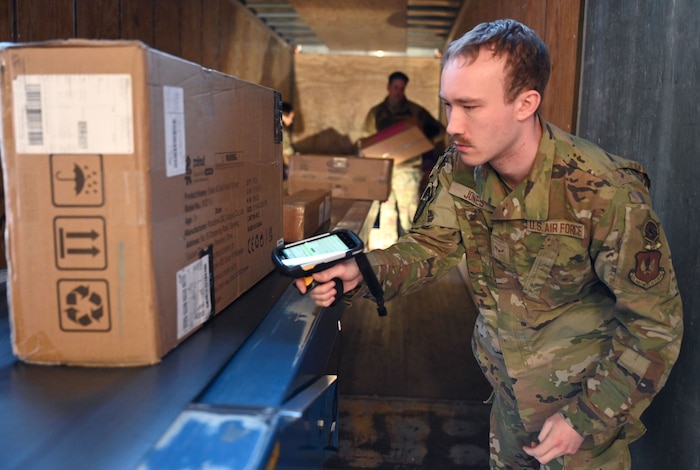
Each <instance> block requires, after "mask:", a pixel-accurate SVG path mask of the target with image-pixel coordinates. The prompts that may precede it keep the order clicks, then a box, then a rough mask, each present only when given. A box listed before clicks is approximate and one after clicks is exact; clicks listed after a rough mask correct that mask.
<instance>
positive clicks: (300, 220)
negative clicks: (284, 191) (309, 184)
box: [282, 189, 332, 243]
mask: <svg viewBox="0 0 700 470" xmlns="http://www.w3.org/2000/svg"><path fill="white" fill-rule="evenodd" d="M331 200H332V199H331V192H330V191H328V190H326V189H303V190H301V191H297V192H296V193H294V194H289V195H285V196H283V198H282V220H283V223H284V230H283V231H282V233H283V235H284V241H285V243H290V242H295V241H299V240H302V239H304V238H308V237H310V236H312V235H314V234H316V233H319V232H321V231H325V230H328V228H329V227H330V224H331Z"/></svg>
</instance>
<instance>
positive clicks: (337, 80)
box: [294, 54, 440, 154]
mask: <svg viewBox="0 0 700 470" xmlns="http://www.w3.org/2000/svg"><path fill="white" fill-rule="evenodd" d="M396 70H401V71H402V72H404V73H405V74H406V75H408V77H409V82H408V86H407V87H406V96H407V97H408V99H410V100H411V101H414V102H416V103H418V104H420V105H421V106H423V107H424V108H425V109H427V110H428V111H430V113H431V114H432V115H433V116H435V117H438V116H439V115H440V114H439V113H440V100H439V98H438V91H439V87H440V59H438V58H437V57H374V56H367V55H330V54H328V55H326V54H297V55H296V56H295V63H294V74H295V83H294V93H295V96H294V105H295V118H294V145H295V148H296V149H297V150H298V151H299V152H301V153H323V154H351V153H353V144H354V143H355V142H356V140H357V139H358V138H359V137H360V131H361V129H362V122H363V121H364V119H365V115H366V114H367V111H369V110H370V108H371V107H372V106H374V105H375V104H377V103H379V102H381V101H382V100H383V99H384V98H385V97H386V95H387V81H388V77H389V74H391V73H392V72H394V71H396Z"/></svg>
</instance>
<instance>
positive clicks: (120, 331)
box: [0, 40, 282, 366]
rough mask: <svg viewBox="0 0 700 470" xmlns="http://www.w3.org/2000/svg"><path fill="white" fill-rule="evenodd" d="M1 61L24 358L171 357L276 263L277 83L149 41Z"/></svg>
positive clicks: (4, 55)
mask: <svg viewBox="0 0 700 470" xmlns="http://www.w3.org/2000/svg"><path fill="white" fill-rule="evenodd" d="M0 61H1V63H2V72H1V73H2V75H1V76H0V80H1V81H0V85H1V86H2V113H3V114H2V116H3V120H2V122H3V139H2V145H3V147H2V156H3V170H4V181H5V197H6V200H7V226H8V236H7V238H8V254H9V275H8V289H9V296H8V297H9V300H10V305H9V308H10V319H11V325H12V342H13V351H14V353H15V354H16V355H17V356H18V357H19V358H20V359H22V360H24V361H27V362H36V363H46V364H76V365H88V366H132V365H144V364H152V363H156V362H158V361H159V360H160V359H161V358H162V357H163V356H164V355H165V354H166V353H168V351H170V350H171V349H173V348H174V347H176V346H177V345H178V344H180V343H181V342H182V341H183V340H184V339H185V338H187V337H188V336H189V335H190V334H192V333H193V332H194V331H195V330H196V329H198V328H199V327H200V325H202V323H204V322H205V321H206V320H207V319H208V318H210V317H211V316H212V315H214V314H216V313H218V312H220V311H221V310H222V309H223V308H224V307H226V306H227V305H229V304H230V303H231V302H233V301H234V300H235V299H236V298H237V297H239V296H240V295H241V294H242V293H243V292H244V291H246V290H247V289H249V288H250V287H252V286H253V285H254V284H255V283H256V282H258V281H259V280H260V279H262V278H263V277H264V276H265V275H267V274H268V273H269V272H270V271H271V270H272V269H273V266H272V263H271V260H270V250H271V249H272V248H273V247H274V246H275V245H276V244H277V242H278V240H281V237H282V194H281V179H282V156H281V129H280V125H279V117H278V113H279V101H280V100H279V94H278V93H276V92H275V91H274V90H271V89H269V88H265V87H261V86H258V85H255V84H252V83H248V82H245V81H243V80H240V79H238V78H235V77H232V76H229V75H225V74H223V73H219V72H216V71H212V70H210V69H206V68H203V67H200V66H198V65H196V64H193V63H191V62H187V61H184V60H182V59H179V58H176V57H173V56H170V55H167V54H164V53H161V52H158V51H155V50H152V49H150V48H148V47H146V46H145V45H144V44H142V43H140V42H136V41H84V40H70V41H54V42H47V43H37V44H19V45H10V46H8V47H6V48H5V49H3V50H1V51H0Z"/></svg>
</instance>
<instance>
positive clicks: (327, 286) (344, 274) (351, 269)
mask: <svg viewBox="0 0 700 470" xmlns="http://www.w3.org/2000/svg"><path fill="white" fill-rule="evenodd" d="M312 276H313V278H314V281H315V282H316V287H314V288H313V289H311V290H310V291H309V296H310V297H311V298H312V299H313V300H314V302H316V305H318V306H320V307H328V306H330V305H331V304H332V303H333V301H334V300H335V297H336V295H337V292H336V291H335V283H334V282H331V280H332V279H333V278H338V279H340V280H341V281H343V291H344V292H348V291H351V290H352V289H354V288H355V287H357V286H358V285H359V284H360V282H361V281H362V274H361V273H360V268H359V267H358V266H357V261H355V259H354V258H352V259H349V260H347V261H343V262H342V263H338V264H335V265H333V266H331V267H330V268H328V269H326V270H325V271H321V272H318V273H314V274H312ZM294 282H295V284H296V286H297V289H299V292H301V293H302V294H306V290H307V287H306V283H305V282H304V279H296V280H295V281H294Z"/></svg>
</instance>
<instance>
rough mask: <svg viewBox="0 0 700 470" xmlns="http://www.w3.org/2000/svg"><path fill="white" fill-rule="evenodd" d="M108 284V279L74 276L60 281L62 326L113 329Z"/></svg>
mask: <svg viewBox="0 0 700 470" xmlns="http://www.w3.org/2000/svg"><path fill="white" fill-rule="evenodd" d="M108 293H109V291H108V286H107V282H106V281H104V280H95V279H93V280H78V279H74V280H70V279H63V280H61V281H59V283H58V295H59V303H60V310H61V329H62V330H64V331H109V330H110V328H111V325H110V323H111V322H110V318H109V304H108V299H109V296H108Z"/></svg>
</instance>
